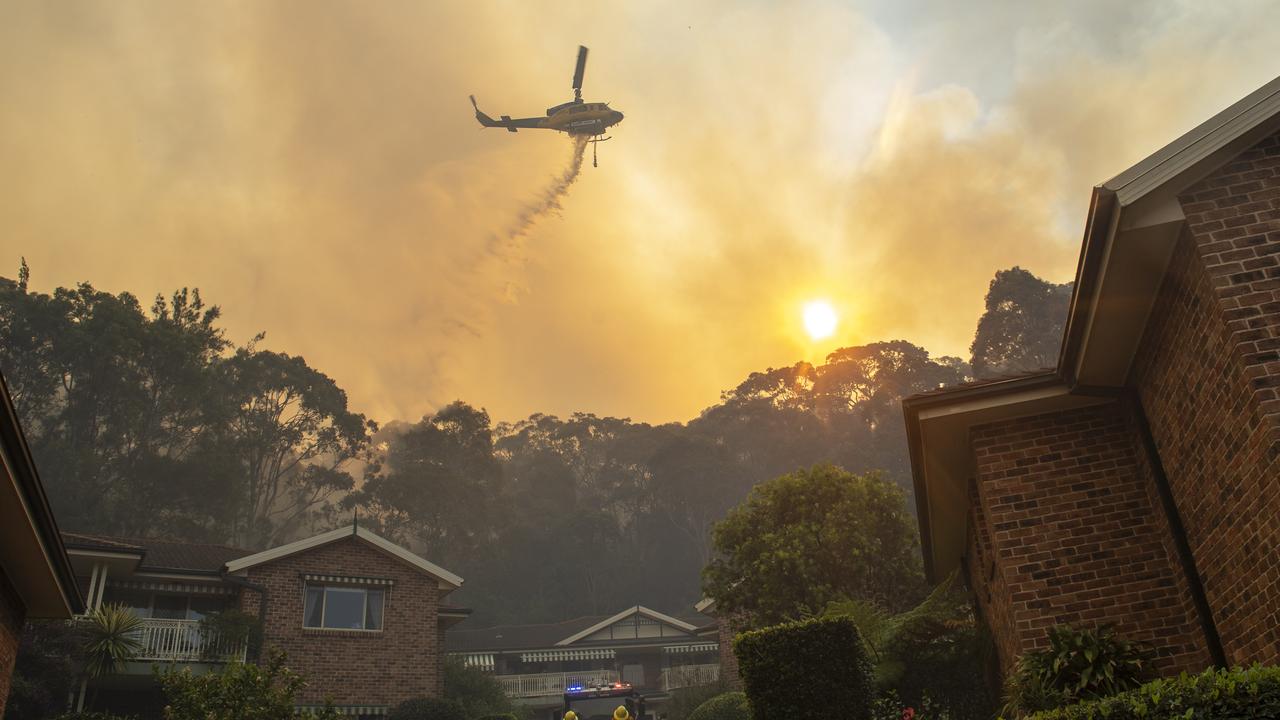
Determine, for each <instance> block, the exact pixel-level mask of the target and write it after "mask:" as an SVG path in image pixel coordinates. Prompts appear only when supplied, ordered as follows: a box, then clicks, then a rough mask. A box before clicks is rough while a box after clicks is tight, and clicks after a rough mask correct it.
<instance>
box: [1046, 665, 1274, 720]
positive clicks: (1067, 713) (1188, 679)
mask: <svg viewBox="0 0 1280 720" xmlns="http://www.w3.org/2000/svg"><path fill="white" fill-rule="evenodd" d="M1031 718H1032V719H1033V720H1103V719H1104V718H1105V720H1173V719H1174V718H1177V719H1178V720H1184V719H1185V720H1237V719H1238V720H1245V718H1280V667H1260V666H1254V667H1251V668H1249V669H1247V670H1246V669H1241V668H1235V669H1233V670H1216V669H1210V670H1206V671H1204V672H1202V673H1200V674H1199V675H1186V674H1185V673H1184V674H1183V675H1181V676H1179V677H1175V678H1165V679H1162V680H1156V681H1154V682H1149V683H1147V684H1146V685H1143V686H1142V687H1140V688H1138V689H1136V690H1129V691H1127V692H1122V693H1120V694H1118V695H1112V696H1111V697H1106V698H1102V699H1100V700H1090V701H1088V702H1083V703H1079V704H1077V705H1068V706H1067V707H1064V708H1058V709H1057V710H1046V711H1044V712H1039V713H1036V714H1034V715H1032V716H1031Z"/></svg>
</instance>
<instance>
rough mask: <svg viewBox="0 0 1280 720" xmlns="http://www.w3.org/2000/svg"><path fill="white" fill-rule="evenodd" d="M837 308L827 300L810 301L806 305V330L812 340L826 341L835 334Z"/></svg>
mask: <svg viewBox="0 0 1280 720" xmlns="http://www.w3.org/2000/svg"><path fill="white" fill-rule="evenodd" d="M838 321H839V319H838V318H837V317H836V311H835V308H833V307H831V303H829V302H827V301H826V300H810V301H809V302H807V303H805V304H804V329H805V332H807V333H809V337H810V339H813V340H825V339H827V338H829V337H831V336H832V335H833V334H835V331H836V323H837V322H838Z"/></svg>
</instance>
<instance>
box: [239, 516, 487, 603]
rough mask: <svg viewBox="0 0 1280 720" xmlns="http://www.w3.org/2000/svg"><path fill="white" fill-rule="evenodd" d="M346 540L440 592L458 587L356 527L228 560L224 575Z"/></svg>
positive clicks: (447, 575)
mask: <svg viewBox="0 0 1280 720" xmlns="http://www.w3.org/2000/svg"><path fill="white" fill-rule="evenodd" d="M350 537H355V538H358V539H360V540H363V541H364V542H366V543H369V544H370V545H372V546H374V547H375V548H377V549H379V550H381V551H383V552H385V553H387V554H388V555H391V556H392V557H395V558H398V559H400V560H403V561H404V562H406V563H408V564H409V565H412V566H413V567H415V568H417V569H418V570H421V571H422V572H424V573H426V574H428V575H430V576H432V577H434V578H436V579H437V580H439V581H440V586H441V587H443V588H447V589H449V590H455V589H457V588H459V587H461V586H462V578H460V577H458V576H457V575H454V574H453V573H451V572H449V571H448V570H445V569H444V568H442V567H440V566H439V565H436V564H435V563H433V562H431V561H429V560H427V559H426V558H423V557H421V556H419V555H416V554H414V553H413V552H411V551H409V550H408V549H406V548H403V547H400V546H399V545H397V544H395V543H393V542H391V541H390V540H387V539H386V538H384V537H382V536H380V535H378V534H376V533H374V532H373V531H371V530H369V529H367V528H363V527H360V526H359V525H356V524H352V525H350V526H344V527H340V528H337V529H336V530H330V531H329V532H326V533H320V534H319V535H314V536H312V537H309V538H305V539H303V540H298V541H297V542H291V543H289V544H288V545H281V546H279V547H274V548H271V549H269V550H263V551H262V552H259V553H254V554H252V555H248V556H246V557H242V558H238V559H235V560H231V561H229V562H228V563H227V572H229V573H238V572H241V571H244V570H247V569H249V568H251V567H254V566H256V565H262V564H265V563H269V562H272V561H274V560H279V559H280V558H283V557H288V556H289V555H294V554H296V553H300V552H306V551H307V550H311V549H313V548H318V547H320V546H322V545H328V544H329V543H332V542H337V541H339V540H345V539H347V538H350Z"/></svg>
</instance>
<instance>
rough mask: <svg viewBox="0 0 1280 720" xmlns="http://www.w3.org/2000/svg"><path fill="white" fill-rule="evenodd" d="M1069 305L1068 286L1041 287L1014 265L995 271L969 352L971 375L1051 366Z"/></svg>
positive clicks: (1037, 279) (1041, 283) (1056, 358)
mask: <svg viewBox="0 0 1280 720" xmlns="http://www.w3.org/2000/svg"><path fill="white" fill-rule="evenodd" d="M1070 301H1071V283H1064V284H1062V285H1055V284H1054V283H1050V282H1045V281H1044V280H1041V279H1040V278H1038V277H1036V276H1035V275H1032V274H1031V273H1029V272H1027V271H1026V270H1023V269H1022V268H1020V267H1016V266H1015V267H1012V268H1009V269H1008V270H1001V271H999V272H997V273H996V276H995V278H993V279H992V280H991V287H990V288H989V289H988V290H987V303H986V312H984V313H983V314H982V317H981V319H979V320H978V330H977V332H976V333H975V334H974V336H973V345H972V346H970V348H969V351H970V353H972V358H971V360H970V364H971V365H972V366H973V374H974V376H975V377H978V378H988V377H995V376H999V375H1006V374H1009V373H1015V372H1020V371H1025V370H1038V369H1041V368H1051V367H1053V366H1054V365H1056V364H1057V362H1058V349H1059V348H1060V347H1062V332H1063V326H1064V325H1065V323H1066V321H1067V304H1068V303H1069V302H1070Z"/></svg>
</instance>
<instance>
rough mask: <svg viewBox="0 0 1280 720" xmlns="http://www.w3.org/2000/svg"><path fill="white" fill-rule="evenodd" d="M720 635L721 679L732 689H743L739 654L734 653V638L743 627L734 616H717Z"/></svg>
mask: <svg viewBox="0 0 1280 720" xmlns="http://www.w3.org/2000/svg"><path fill="white" fill-rule="evenodd" d="M716 628H717V630H718V631H719V636H720V680H721V681H722V682H723V683H724V684H725V685H727V686H728V687H729V688H730V689H732V690H741V689H742V676H740V675H739V674H738V656H737V655H735V654H733V639H734V638H735V637H737V635H738V633H739V632H741V631H742V630H741V628H740V627H739V626H738V624H737V623H735V622H733V619H732V618H721V617H717V618H716Z"/></svg>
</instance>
